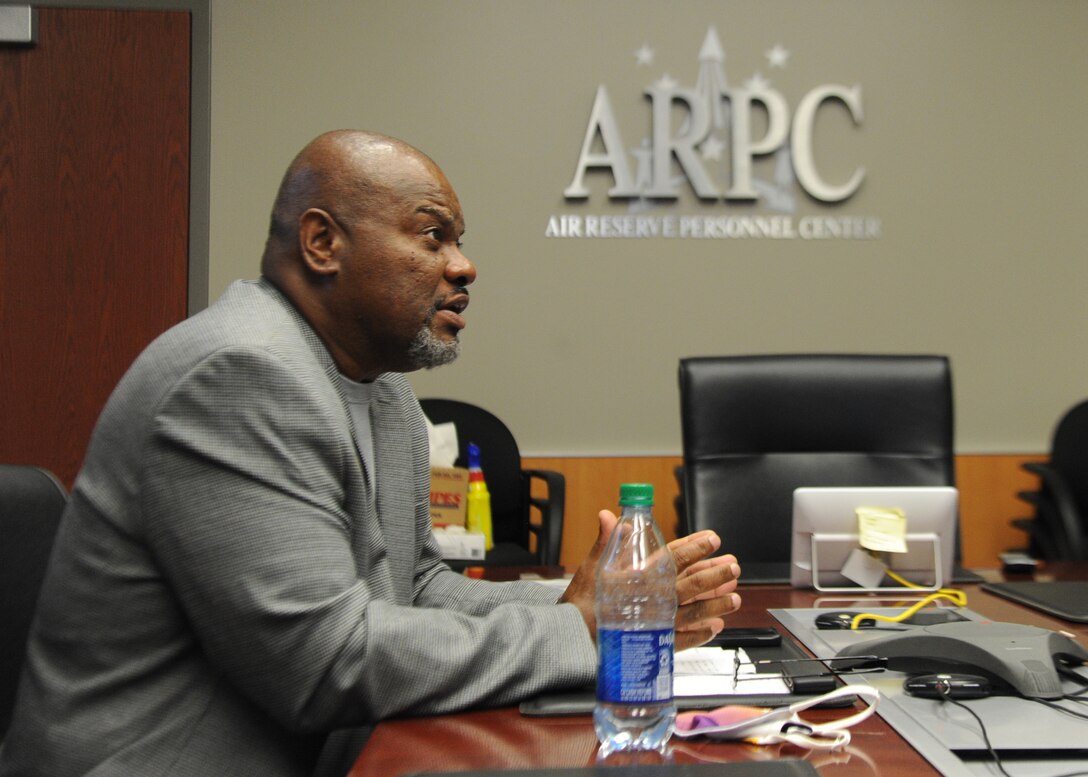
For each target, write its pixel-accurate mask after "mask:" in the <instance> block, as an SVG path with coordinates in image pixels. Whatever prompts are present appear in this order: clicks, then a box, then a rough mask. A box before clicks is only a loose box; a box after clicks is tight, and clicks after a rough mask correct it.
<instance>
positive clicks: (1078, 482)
mask: <svg viewBox="0 0 1088 777" xmlns="http://www.w3.org/2000/svg"><path fill="white" fill-rule="evenodd" d="M1050 466H1051V467H1052V468H1053V469H1054V470H1055V471H1057V472H1058V474H1060V475H1061V476H1062V478H1063V479H1064V480H1065V482H1066V485H1067V486H1068V487H1069V492H1070V495H1071V496H1072V497H1073V502H1074V504H1075V505H1076V507H1077V510H1078V511H1079V513H1080V517H1081V522H1082V526H1083V524H1084V521H1086V520H1088V400H1085V401H1084V402H1081V403H1080V404H1077V405H1074V406H1073V407H1072V408H1070V409H1069V410H1068V411H1067V412H1066V413H1065V415H1063V416H1062V417H1061V420H1060V421H1058V426H1057V427H1056V428H1055V430H1054V439H1053V440H1052V441H1051V445H1050ZM1083 528H1085V529H1086V530H1088V526H1083Z"/></svg>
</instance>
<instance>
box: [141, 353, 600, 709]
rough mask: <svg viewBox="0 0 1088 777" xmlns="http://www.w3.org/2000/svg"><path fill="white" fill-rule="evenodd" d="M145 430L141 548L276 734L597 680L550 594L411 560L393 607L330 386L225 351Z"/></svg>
mask: <svg viewBox="0 0 1088 777" xmlns="http://www.w3.org/2000/svg"><path fill="white" fill-rule="evenodd" d="M319 378H320V379H319ZM156 418H157V422H156V433H155V434H154V435H153V437H152V438H151V440H152V442H151V444H149V445H148V450H147V451H146V452H145V457H144V459H145V462H146V468H145V471H146V472H147V473H148V475H147V476H146V477H145V478H144V482H143V483H142V484H141V494H142V501H143V505H142V506H143V511H144V514H145V515H146V516H147V522H146V524H145V525H146V532H147V538H146V539H147V542H148V544H149V546H150V547H151V548H152V552H153V553H154V554H155V556H156V558H157V560H158V562H159V564H160V565H161V568H162V569H163V571H164V574H165V575H166V576H167V577H168V578H169V580H170V582H171V585H172V588H173V590H174V591H175V592H176V593H177V596H178V598H179V601H180V605H181V607H182V609H183V610H184V612H185V614H186V616H187V618H188V619H189V621H190V623H191V625H192V628H193V630H194V632H195V634H196V639H197V640H198V642H199V648H200V649H201V650H203V652H204V653H205V654H206V655H207V656H208V659H209V660H210V661H211V662H212V663H213V664H214V665H215V666H216V667H217V668H218V670H219V671H220V672H222V673H223V674H224V675H225V676H226V677H227V678H229V680H230V681H231V682H232V683H233V684H234V685H236V686H237V687H238V688H239V689H241V691H242V692H243V693H244V694H245V695H247V696H248V697H250V698H251V699H252V700H253V701H254V702H256V703H257V704H258V705H260V706H261V707H262V708H264V709H265V710H266V711H267V712H268V713H269V714H271V715H273V716H274V717H275V718H276V719H277V720H279V721H280V722H281V723H282V724H284V725H286V726H288V727H290V728H292V729H296V730H324V729H329V728H336V727H342V726H348V725H356V724H359V723H365V722H372V721H375V720H378V719H381V718H383V717H388V716H391V715H396V714H405V713H410V714H425V713H439V712H446V711H451V710H456V709H461V708H465V707H469V706H475V705H484V704H486V705H493V704H507V703H512V702H514V701H516V700H517V699H519V698H522V697H525V696H527V695H531V694H533V693H536V692H539V691H541V690H545V689H549V688H556V687H563V686H571V685H578V684H583V683H585V682H587V681H589V680H590V679H591V678H592V675H593V666H594V649H593V645H592V641H591V640H590V638H589V635H588V632H587V630H586V628H585V626H584V624H583V623H582V621H581V618H580V616H579V615H578V613H577V611H576V610H575V608H573V607H571V606H569V605H559V606H557V605H555V604H554V599H555V596H554V593H553V592H551V591H546V590H544V589H542V588H541V587H538V586H532V585H530V584H520V585H518V584H515V585H513V586H505V587H504V586H501V585H487V584H481V583H478V582H475V581H467V580H464V579H463V578H461V579H456V578H459V577H460V576H457V575H454V574H453V573H452V572H449V571H448V570H446V569H444V567H443V565H441V564H438V563H435V562H434V559H433V558H430V557H429V556H427V553H426V552H424V551H423V550H422V549H421V550H420V551H419V552H418V553H417V554H416V556H415V558H416V559H417V560H419V559H421V558H430V560H429V561H428V562H427V563H426V564H424V574H422V575H417V577H416V586H417V590H416V591H415V599H416V600H415V601H402V600H400V598H399V597H398V596H397V594H396V592H395V590H394V588H395V586H394V585H393V584H392V583H391V582H390V580H392V579H393V578H394V577H395V574H394V572H392V571H390V570H389V569H388V568H387V567H388V565H389V561H388V558H387V556H388V555H389V554H388V553H387V551H388V548H387V547H385V544H384V543H385V540H384V538H383V536H382V530H381V527H380V526H378V525H375V523H376V522H375V521H374V516H361V515H359V514H358V510H357V509H355V508H351V507H350V506H352V505H356V506H357V505H358V504H359V503H360V495H359V494H358V493H353V492H352V490H351V489H352V487H351V486H350V485H349V484H350V483H352V482H354V480H353V477H354V476H353V471H354V470H355V469H357V468H358V467H359V463H358V457H357V455H356V452H355V450H354V446H353V443H352V440H351V437H350V434H347V433H346V432H345V423H346V419H345V417H344V410H343V408H342V406H341V405H340V403H339V402H338V401H337V398H336V395H335V394H334V393H333V392H332V389H331V388H330V386H329V383H328V381H327V380H325V379H324V376H318V377H310V378H309V379H308V377H307V375H306V374H305V373H303V374H301V375H300V374H299V373H298V371H294V370H288V369H286V368H285V367H284V365H283V364H282V362H281V360H279V359H277V358H274V357H272V356H269V355H268V354H266V353H263V352H251V351H244V350H237V351H231V352H223V353H221V354H219V355H217V356H216V357H214V358H213V359H211V360H208V361H206V362H204V363H202V364H201V365H200V366H199V367H198V368H197V369H195V370H194V371H192V372H191V373H190V374H189V375H188V376H187V377H186V378H185V379H184V380H183V381H181V382H180V383H179V384H178V385H177V386H176V387H175V390H174V391H173V392H172V393H171V394H170V395H169V396H168V397H167V398H166V399H165V400H164V402H163V404H162V406H161V407H160V408H159V409H158V412H157V415H156ZM349 508H350V509H349ZM414 513H415V511H414V509H413V508H412V507H411V506H409V507H408V509H407V510H406V511H405V515H404V516H403V520H404V521H406V522H408V524H409V525H410V526H412V528H411V529H409V530H408V531H407V532H406V534H407V535H409V536H411V535H416V536H418V525H417V523H418V516H417V515H416V514H414ZM397 520H399V518H398V517H397V516H388V515H383V516H382V517H381V521H380V524H382V525H385V524H388V523H390V522H391V521H397ZM549 597H550V601H549Z"/></svg>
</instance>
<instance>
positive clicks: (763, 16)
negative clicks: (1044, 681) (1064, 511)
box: [210, 0, 1088, 457]
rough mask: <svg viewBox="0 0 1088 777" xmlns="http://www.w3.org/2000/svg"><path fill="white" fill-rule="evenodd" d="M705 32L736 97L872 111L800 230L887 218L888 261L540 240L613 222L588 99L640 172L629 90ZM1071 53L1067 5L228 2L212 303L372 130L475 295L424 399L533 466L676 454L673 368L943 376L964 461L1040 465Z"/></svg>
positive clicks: (838, 132)
mask: <svg viewBox="0 0 1088 777" xmlns="http://www.w3.org/2000/svg"><path fill="white" fill-rule="evenodd" d="M711 25H713V26H714V27H715V28H716V30H717V32H718V35H719V37H720V39H721V42H722V44H723V46H724V48H725V52H726V62H725V68H726V72H727V73H728V76H729V79H730V83H731V84H736V83H740V82H742V81H743V80H745V79H747V78H748V77H750V76H751V75H752V74H753V73H754V72H755V71H757V70H758V71H761V72H762V74H763V75H764V76H766V77H768V78H770V79H771V80H772V84H773V86H774V87H775V88H776V89H778V90H780V91H781V93H782V94H783V95H784V97H785V98H786V100H787V102H788V104H789V106H790V108H791V109H792V108H794V107H796V105H797V103H798V101H799V100H800V99H801V97H802V96H803V95H804V94H805V93H806V92H807V91H808V90H810V89H812V88H813V87H816V86H818V85H821V84H827V83H838V84H843V85H847V86H852V85H855V84H858V85H860V86H861V87H862V90H863V95H864V97H863V100H864V120H863V122H862V124H861V125H860V126H859V127H856V128H855V127H852V126H850V124H849V122H847V121H845V119H844V117H843V116H842V115H841V114H839V115H836V114H835V113H829V114H828V116H829V118H828V119H827V120H826V122H825V123H822V124H821V125H820V126H819V128H818V132H817V149H818V152H819V154H820V155H821V156H820V160H821V163H822V164H823V165H825V168H824V169H825V171H826V173H827V174H828V175H829V176H832V177H844V176H846V175H848V174H849V172H850V171H851V170H852V169H853V168H854V167H855V166H856V165H858V164H862V165H864V167H865V170H866V180H865V183H864V184H863V186H862V188H861V190H860V191H859V192H858V194H857V195H856V196H854V197H853V198H852V199H850V200H849V201H847V202H846V203H843V204H842V205H841V206H839V207H837V208H829V207H827V206H822V205H820V204H818V203H815V202H812V201H810V200H807V199H805V198H804V197H802V198H801V207H800V210H799V211H798V215H799V216H800V215H803V214H805V213H810V214H811V213H815V214H825V215H826V214H834V215H864V216H874V217H878V218H879V219H880V220H881V225H882V237H881V238H880V239H877V240H868V241H847V240H835V241H806V240H800V239H796V240H724V241H723V240H675V239H674V240H666V239H660V238H659V239H642V240H623V239H617V240H562V239H548V238H545V236H544V231H545V226H546V222H547V218H548V216H549V215H551V214H556V213H622V212H624V207H623V206H622V205H610V204H609V203H608V202H607V201H606V199H605V198H604V197H603V188H604V187H605V185H607V184H608V183H610V181H607V180H605V179H604V178H603V177H602V176H596V177H592V178H593V185H594V187H595V191H594V195H593V196H591V198H590V200H589V202H588V203H587V202H582V203H568V202H566V201H564V198H563V196H562V192H563V190H564V189H565V188H566V186H567V185H568V184H569V183H570V179H571V176H572V174H573V172H574V166H575V162H576V160H577V158H578V152H579V149H580V146H581V142H582V137H583V135H584V133H585V131H586V125H587V121H588V118H589V111H590V106H591V103H592V100H593V95H594V92H595V91H596V89H597V86H598V85H599V84H604V85H606V86H607V88H608V90H609V93H610V95H611V97H612V99H613V102H614V103H615V109H616V113H617V115H618V118H619V122H620V124H621V126H622V127H623V130H624V133H625V138H624V140H625V142H626V144H627V145H628V146H635V145H637V143H638V141H639V140H640V138H641V137H642V135H644V134H646V132H647V128H648V125H649V118H648V108H647V103H646V100H645V98H644V97H643V96H642V90H643V88H644V87H646V86H647V85H649V84H650V83H651V82H652V81H655V80H657V79H658V78H660V77H661V76H662V75H664V74H665V73H666V72H667V73H669V74H670V75H671V76H672V77H674V78H675V79H676V80H677V81H679V82H681V83H683V84H685V85H694V83H695V79H696V76H697V73H698V62H697V55H698V52H699V48H700V46H701V44H702V42H703V39H704V36H705V35H706V33H707V29H708V27H710V26H711ZM1086 33H1088V3H1084V2H1081V1H1080V0H1049V1H1048V2H1038V1H1037V0H960V2H956V3H948V2H946V0H910V2H907V0H892V1H889V2H872V0H834V1H830V0H825V1H821V2H800V1H798V2H790V1H788V0H731V1H730V2H728V3H725V2H721V0H705V1H698V0H686V1H685V2H676V3H665V2H660V0H622V1H620V0H594V1H593V2H585V1H583V0H577V1H576V0H535V1H534V2H527V1H526V0H409V1H407V2H404V1H401V0H389V1H388V2H386V1H382V2H374V1H372V2H358V0H308V1H307V2H300V1H296V0H292V1H291V2H287V1H286V0H263V1H262V2H254V1H253V0H245V1H244V0H215V2H214V3H213V8H212V40H213V57H212V178H211V192H212V216H211V251H212V258H211V277H210V288H211V293H212V296H216V295H218V294H219V293H220V292H221V291H222V289H223V288H224V287H225V286H226V284H227V283H228V282H229V281H230V280H231V279H233V278H235V277H252V276H254V275H255V274H256V272H257V259H258V257H259V254H260V250H261V246H262V243H263V235H264V231H265V229H266V223H267V213H268V209H269V206H270V203H271V199H272V196H273V194H274V191H275V187H276V185H277V184H278V181H279V177H280V175H281V173H282V171H283V168H284V167H285V165H286V163H287V162H288V161H289V159H290V157H291V156H292V155H293V154H294V153H295V151H297V149H298V148H299V147H300V146H301V145H302V144H303V143H305V142H306V141H307V140H308V139H310V138H311V137H312V136H313V135H315V134H317V133H319V132H321V131H323V130H326V129H330V128H334V127H342V126H352V127H365V128H371V129H377V130H381V131H384V132H388V133H390V134H394V135H397V136H399V137H402V138H404V139H406V140H408V141H409V142H412V143H414V144H415V145H417V146H419V147H420V148H422V149H423V150H425V151H427V152H428V153H430V154H431V155H432V156H433V157H434V158H435V159H436V160H437V161H438V162H439V164H440V165H442V167H443V168H444V169H445V170H446V172H447V174H448V175H449V177H450V179H451V180H452V181H453V183H454V186H455V187H456V188H457V190H458V192H459V194H460V196H461V200H462V203H463V205H464V208H465V211H466V215H467V220H468V232H467V234H466V251H467V252H468V253H469V255H470V256H472V257H473V259H474V260H475V261H476V262H477V264H478V267H479V273H480V276H479V281H478V283H477V285H476V287H475V288H474V289H473V303H472V307H471V308H470V309H469V311H468V319H469V327H468V329H467V330H466V331H465V333H464V335H463V337H464V341H465V353H464V356H463V358H462V359H461V360H460V361H459V362H458V363H457V364H455V365H453V366H451V367H448V368H443V369H441V370H439V371H435V372H433V373H427V374H420V375H417V376H414V378H413V382H414V383H415V385H416V387H417V390H418V391H419V393H420V394H421V395H430V396H437V395H443V396H452V397H458V398H464V399H469V400H472V401H475V402H478V403H480V404H483V405H486V406H488V407H490V408H491V409H492V410H494V411H495V412H497V413H498V414H499V415H500V416H502V417H503V418H505V419H506V420H507V421H508V423H509V424H510V426H511V427H512V428H513V429H514V430H515V433H516V434H517V436H518V438H519V441H520V443H521V445H522V447H523V449H524V450H525V451H526V452H527V453H530V454H534V455H537V456H545V457H547V456H560V455H564V454H575V455H589V454H619V455H646V454H670V455H671V454H675V453H677V452H679V449H680V431H679V418H678V400H677V391H676V364H677V360H678V359H679V358H681V357H683V356H688V355H703V354H715V353H754V352H762V351H865V352H889V351H894V352H899V351H902V352H936V353H945V354H948V355H950V356H951V358H952V361H953V370H954V380H955V389H956V397H957V414H958V429H957V445H958V448H959V450H960V451H961V452H969V453H1031V452H1038V451H1042V450H1044V449H1045V447H1046V444H1047V441H1048V438H1049V434H1050V430H1051V428H1052V425H1053V423H1054V421H1055V419H1056V418H1057V416H1058V415H1059V414H1060V413H1061V412H1062V411H1063V410H1064V409H1065V408H1067V407H1068V406H1070V405H1072V404H1073V403H1074V402H1075V401H1077V400H1079V399H1080V398H1082V397H1083V396H1086V395H1088V360H1086V359H1085V358H1084V353H1085V351H1084V345H1083V341H1084V334H1085V331H1084V330H1085V312H1084V311H1085V304H1084V299H1085V296H1086V294H1085V292H1086V291H1088V262H1086V261H1085V257H1084V246H1085V245H1086V243H1088V219H1086V218H1085V216H1084V214H1083V213H1082V212H1081V211H1082V210H1083V207H1082V202H1083V199H1084V198H1083V195H1082V187H1083V185H1084V182H1085V180H1088V175H1086V173H1088V164H1086V158H1088V152H1086V151H1085V137H1088V100H1085V99H1084V84H1085V83H1088V58H1086V57H1085V56H1084V53H1083V42H1084V37H1085V34H1086ZM777 43H780V44H782V46H784V47H785V48H786V49H787V50H789V51H790V59H789V61H788V65H787V67H786V68H784V69H774V68H771V67H769V65H768V62H767V60H766V58H765V55H764V52H765V51H766V50H767V49H769V48H771V47H772V46H774V45H775V44H777ZM643 44H646V45H648V46H650V47H652V48H653V49H654V51H655V59H654V63H653V64H652V65H649V66H646V65H643V66H639V65H638V64H637V61H636V59H635V51H636V50H637V49H638V48H639V47H640V46H642V45H643ZM759 131H760V127H759V126H758V121H757V126H756V132H757V134H758V132H759ZM757 170H758V171H759V173H760V174H761V175H769V174H770V173H769V169H768V167H767V163H765V162H758V163H757ZM761 207H762V206H761V205H757V206H755V207H752V206H749V207H747V208H746V207H745V206H743V205H739V204H736V203H728V202H716V203H700V202H698V201H695V200H694V198H693V197H691V196H690V195H689V194H685V195H684V196H682V197H681V199H680V201H679V202H677V203H676V204H675V205H674V206H671V211H669V209H665V211H659V212H674V213H709V214H716V215H722V214H738V213H745V212H754V211H759V210H760V209H761Z"/></svg>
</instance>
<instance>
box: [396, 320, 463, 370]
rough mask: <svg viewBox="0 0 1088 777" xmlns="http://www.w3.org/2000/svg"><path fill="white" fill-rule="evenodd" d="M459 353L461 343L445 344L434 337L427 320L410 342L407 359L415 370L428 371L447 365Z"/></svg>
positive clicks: (429, 321) (455, 341) (456, 341)
mask: <svg viewBox="0 0 1088 777" xmlns="http://www.w3.org/2000/svg"><path fill="white" fill-rule="evenodd" d="M460 353H461V342H460V341H459V340H453V341H451V342H445V341H444V340H440V339H439V338H438V337H436V336H435V334H434V332H432V331H431V320H430V318H428V319H427V322H426V323H425V324H424V325H423V328H422V329H420V330H419V332H417V333H416V336H415V339H414V340H412V344H411V346H409V348H408V358H409V359H410V360H411V362H412V365H413V366H414V367H415V368H416V369H417V370H419V369H424V370H430V369H433V368H435V367H441V366H442V365H444V364H449V363H450V362H452V361H453V360H454V359H456V358H457V356H458V355H459V354H460Z"/></svg>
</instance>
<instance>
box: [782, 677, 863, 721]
mask: <svg viewBox="0 0 1088 777" xmlns="http://www.w3.org/2000/svg"><path fill="white" fill-rule="evenodd" d="M850 697H857V698H859V699H863V700H864V701H865V702H866V706H865V709H863V710H860V711H858V712H856V713H854V714H853V715H848V716H847V717H845V718H839V719H838V720H833V721H830V722H829V723H820V724H816V725H812V724H809V725H812V729H813V731H816V732H823V731H840V730H842V729H847V728H850V727H851V726H853V725H855V724H857V723H861V721H863V720H865V719H866V718H868V717H869V716H870V715H872V714H873V713H874V712H876V705H877V704H878V703H879V702H880V691H878V690H877V689H876V688H873V687H872V686H869V685H844V686H842V687H841V688H836V689H835V690H833V691H828V692H827V693H825V694H821V695H820V696H815V697H813V698H811V699H805V700H804V701H799V702H795V703H793V704H791V705H790V707H789V709H790V712H791V713H793V714H797V713H798V712H801V711H802V710H807V709H808V708H810V707H815V706H817V705H819V704H824V703H825V702H829V701H835V700H836V699H845V698H850Z"/></svg>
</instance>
